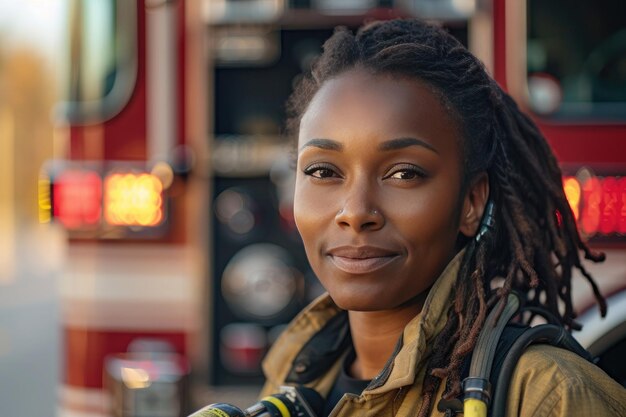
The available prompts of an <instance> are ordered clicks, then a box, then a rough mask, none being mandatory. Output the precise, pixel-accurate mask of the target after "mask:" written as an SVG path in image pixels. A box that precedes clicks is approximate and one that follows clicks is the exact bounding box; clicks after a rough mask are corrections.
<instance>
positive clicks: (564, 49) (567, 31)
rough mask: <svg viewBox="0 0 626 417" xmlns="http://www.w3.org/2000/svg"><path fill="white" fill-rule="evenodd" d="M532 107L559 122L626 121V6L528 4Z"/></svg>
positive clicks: (535, 0)
mask: <svg viewBox="0 0 626 417" xmlns="http://www.w3.org/2000/svg"><path fill="white" fill-rule="evenodd" d="M527 17H528V19H527V40H528V42H527V69H528V91H529V101H530V103H529V104H530V107H531V108H532V109H533V110H534V111H535V112H536V113H538V114H541V115H545V116H547V117H550V118H555V119H565V120H568V121H571V120H572V119H581V121H584V120H594V121H603V120H607V121H610V120H613V121H620V120H621V121H623V120H626V2H624V1H623V0H595V1H593V2H589V1H587V0H570V1H567V2H563V1H560V0H528V3H527Z"/></svg>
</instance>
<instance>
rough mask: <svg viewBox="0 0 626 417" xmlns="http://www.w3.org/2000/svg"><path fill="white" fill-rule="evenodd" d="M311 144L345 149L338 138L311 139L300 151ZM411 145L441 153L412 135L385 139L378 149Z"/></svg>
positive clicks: (389, 149)
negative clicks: (411, 136)
mask: <svg viewBox="0 0 626 417" xmlns="http://www.w3.org/2000/svg"><path fill="white" fill-rule="evenodd" d="M309 146H312V147H315V148H320V149H325V150H330V151H342V150H343V144H342V143H340V142H337V141H336V140H332V139H311V140H310V141H308V142H307V143H305V144H304V145H302V147H301V148H300V149H299V150H298V152H301V151H302V150H303V149H304V148H307V147H309ZM409 146H421V147H423V148H426V149H429V150H431V151H433V152H435V153H437V154H438V153H439V151H438V150H437V149H436V148H435V147H434V146H433V145H431V144H430V143H428V142H425V141H423V140H421V139H417V138H410V137H406V138H396V139H391V140H388V141H385V142H383V143H381V144H380V145H378V149H379V150H381V151H395V150H398V149H404V148H408V147H409Z"/></svg>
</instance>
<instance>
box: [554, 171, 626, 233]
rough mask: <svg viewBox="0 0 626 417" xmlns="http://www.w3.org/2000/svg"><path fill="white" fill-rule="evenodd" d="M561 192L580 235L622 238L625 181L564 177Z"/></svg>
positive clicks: (625, 229)
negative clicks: (616, 235)
mask: <svg viewBox="0 0 626 417" xmlns="http://www.w3.org/2000/svg"><path fill="white" fill-rule="evenodd" d="M563 188H564V190H565V195H566V196H567V200H568V202H569V204H570V206H571V207H572V211H573V213H574V217H575V218H576V220H577V221H578V224H579V226H580V229H581V231H582V233H583V234H585V235H586V236H589V237H591V236H594V235H605V236H607V235H613V234H619V235H624V234H626V177H613V176H607V177H595V176H592V177H589V178H587V179H586V180H584V181H583V183H582V184H581V183H580V182H579V180H578V179H577V178H575V177H565V178H563Z"/></svg>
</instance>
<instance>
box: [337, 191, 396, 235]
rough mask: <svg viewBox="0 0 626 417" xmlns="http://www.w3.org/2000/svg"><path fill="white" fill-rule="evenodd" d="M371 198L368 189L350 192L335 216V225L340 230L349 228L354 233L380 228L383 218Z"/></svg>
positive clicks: (382, 224)
mask: <svg viewBox="0 0 626 417" xmlns="http://www.w3.org/2000/svg"><path fill="white" fill-rule="evenodd" d="M372 197H373V195H372V192H371V191H370V190H368V189H360V190H351V192H349V193H348V195H346V198H345V199H344V200H343V204H342V205H341V208H340V209H339V210H338V211H337V214H336V215H335V223H336V224H337V225H338V226H339V227H341V228H350V229H353V230H354V231H356V232H362V231H366V230H370V231H373V230H378V229H380V228H382V227H383V226H384V224H385V217H384V215H383V213H382V211H381V209H380V208H377V205H376V204H374V201H373V200H374V199H373V198H372Z"/></svg>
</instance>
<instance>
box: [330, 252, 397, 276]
mask: <svg viewBox="0 0 626 417" xmlns="http://www.w3.org/2000/svg"><path fill="white" fill-rule="evenodd" d="M327 255H328V256H329V258H330V260H331V261H332V263H333V264H334V265H335V266H336V267H337V269H339V270H341V271H343V272H345V273H348V274H368V273H371V272H375V271H377V270H379V269H381V268H383V267H385V266H387V265H388V264H389V263H391V262H393V261H394V260H395V259H396V258H397V257H398V256H399V253H398V252H396V251H393V250H389V249H385V248H379V247H374V246H340V247H336V248H333V249H330V250H329V251H328V252H327Z"/></svg>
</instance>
